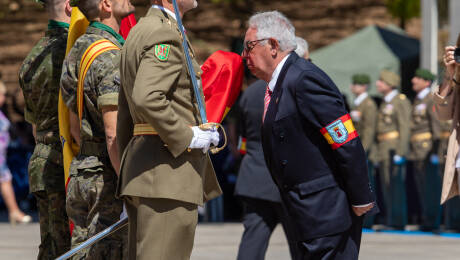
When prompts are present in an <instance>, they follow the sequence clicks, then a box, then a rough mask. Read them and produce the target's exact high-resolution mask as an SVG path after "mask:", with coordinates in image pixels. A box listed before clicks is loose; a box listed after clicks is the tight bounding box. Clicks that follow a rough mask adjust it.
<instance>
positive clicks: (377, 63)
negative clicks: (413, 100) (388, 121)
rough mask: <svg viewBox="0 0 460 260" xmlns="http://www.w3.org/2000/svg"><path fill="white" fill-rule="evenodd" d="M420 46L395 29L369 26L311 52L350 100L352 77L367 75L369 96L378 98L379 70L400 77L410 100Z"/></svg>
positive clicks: (417, 42) (315, 62)
mask: <svg viewBox="0 0 460 260" xmlns="http://www.w3.org/2000/svg"><path fill="white" fill-rule="evenodd" d="M419 55H420V43H419V41H418V40H417V39H414V38H411V37H408V36H407V35H405V34H404V32H402V31H400V30H397V29H394V28H390V27H388V28H382V27H378V26H375V25H373V26H368V27H365V28H363V29H361V30H360V31H358V32H357V33H355V34H353V35H351V36H349V37H347V38H345V39H343V40H341V41H339V42H336V43H334V44H331V45H329V46H326V47H323V48H321V49H318V50H316V51H314V52H313V53H312V54H311V59H312V61H313V63H314V64H316V65H317V66H319V67H320V68H321V69H323V70H324V71H325V72H326V73H327V74H328V75H329V76H330V77H331V78H332V80H333V81H334V82H335V84H336V85H337V87H338V88H339V89H340V91H342V93H343V94H344V95H345V96H346V97H347V99H348V101H349V102H350V101H351V100H352V98H353V97H352V94H351V92H350V84H351V77H352V75H353V74H355V73H367V74H369V76H370V77H371V86H370V89H369V92H370V94H371V95H377V91H376V88H375V81H376V80H377V79H378V77H379V73H380V70H382V69H384V68H387V69H390V70H392V71H394V72H396V73H398V74H399V75H400V76H401V83H402V84H401V85H402V86H401V87H402V92H403V93H405V94H407V95H408V96H409V97H413V92H412V90H411V86H412V84H411V82H410V81H411V78H412V77H413V75H414V73H415V70H416V69H417V68H418V65H419Z"/></svg>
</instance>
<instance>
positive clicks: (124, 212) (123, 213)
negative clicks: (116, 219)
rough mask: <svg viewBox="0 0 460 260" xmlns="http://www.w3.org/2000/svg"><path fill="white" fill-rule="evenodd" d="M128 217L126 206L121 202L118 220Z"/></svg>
mask: <svg viewBox="0 0 460 260" xmlns="http://www.w3.org/2000/svg"><path fill="white" fill-rule="evenodd" d="M127 217H128V212H126V206H125V204H124V203H123V211H122V212H121V214H120V220H122V219H124V218H127Z"/></svg>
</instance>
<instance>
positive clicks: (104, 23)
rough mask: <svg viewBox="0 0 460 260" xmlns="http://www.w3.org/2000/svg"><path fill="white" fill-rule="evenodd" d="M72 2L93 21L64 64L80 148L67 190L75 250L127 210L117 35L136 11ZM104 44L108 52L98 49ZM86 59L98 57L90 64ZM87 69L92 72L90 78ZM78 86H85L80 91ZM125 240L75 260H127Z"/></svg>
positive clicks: (89, 0)
mask: <svg viewBox="0 0 460 260" xmlns="http://www.w3.org/2000/svg"><path fill="white" fill-rule="evenodd" d="M72 4H73V5H74V6H77V7H78V8H79V9H80V11H81V12H82V13H83V14H84V15H85V17H86V18H87V19H88V20H89V21H90V24H89V27H88V28H87V30H86V33H85V34H83V35H82V36H80V38H78V40H77V41H76V42H75V44H74V46H73V47H72V49H71V50H70V52H69V54H68V55H67V57H66V59H65V60H64V65H63V69H62V77H61V90H62V97H63V99H64V101H65V103H66V105H67V106H68V107H69V113H70V116H69V118H70V128H71V133H72V137H73V138H75V140H76V142H77V143H78V144H79V146H80V150H79V153H78V155H77V156H76V157H75V158H74V160H73V161H72V164H71V167H70V181H69V184H68V188H67V214H68V215H69V218H70V219H71V220H72V222H73V223H74V225H75V228H74V230H73V233H72V247H75V246H77V245H78V244H80V243H81V242H83V241H85V240H87V239H88V238H90V237H92V236H93V235H95V234H97V233H98V232H100V231H102V230H104V229H105V228H107V227H108V226H110V225H112V224H113V223H115V222H117V221H118V220H119V218H120V214H121V212H122V208H123V202H122V201H121V200H119V199H116V198H115V191H116V184H117V180H118V178H117V175H118V171H119V165H120V163H119V158H118V148H117V143H116V122H117V110H118V92H119V88H120V70H119V65H120V48H121V47H122V46H123V44H124V42H125V41H124V39H123V37H122V36H121V35H120V34H118V33H117V32H118V31H119V28H120V21H121V20H122V18H124V17H126V16H128V15H129V14H131V13H132V12H134V7H133V6H132V5H131V3H130V2H129V0H107V1H106V0H80V1H78V0H77V1H74V2H73V3H72ZM104 44H105V45H107V46H108V47H107V48H105V50H106V51H100V52H99V51H96V50H98V48H99V47H98V46H102V45H104ZM99 50H100V49H99ZM93 51H94V53H93ZM96 54H99V55H96ZM87 57H95V58H94V60H93V62H92V63H90V62H89V60H87ZM83 64H86V65H85V66H84V65H83ZM82 68H86V69H87V71H86V74H84V73H85V71H84V70H83V69H82ZM78 84H82V85H81V87H82V88H83V90H82V91H81V92H80V93H77V91H78V90H80V89H81V88H78V87H77V86H78ZM78 96H80V97H81V98H82V99H79V98H78ZM77 114H78V116H79V117H80V120H79V118H78V116H77ZM124 231H126V230H124ZM126 238H127V236H126V232H117V233H115V234H113V235H111V236H109V237H107V238H105V239H104V240H102V241H100V242H98V243H97V244H95V245H93V246H92V247H90V248H89V249H87V250H82V251H81V252H79V254H78V255H76V256H75V259H81V258H84V259H114V260H116V259H124V257H123V256H122V255H123V249H125V250H126V248H123V243H124V242H126V241H125V239H126Z"/></svg>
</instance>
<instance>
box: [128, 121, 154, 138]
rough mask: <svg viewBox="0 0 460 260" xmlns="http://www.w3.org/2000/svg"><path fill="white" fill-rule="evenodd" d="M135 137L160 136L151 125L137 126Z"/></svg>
mask: <svg viewBox="0 0 460 260" xmlns="http://www.w3.org/2000/svg"><path fill="white" fill-rule="evenodd" d="M133 135H134V136H138V135H158V132H157V131H156V130H155V128H153V127H152V126H151V125H150V124H135V125H134V131H133Z"/></svg>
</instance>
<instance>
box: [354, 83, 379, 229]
mask: <svg viewBox="0 0 460 260" xmlns="http://www.w3.org/2000/svg"><path fill="white" fill-rule="evenodd" d="M370 82H371V80H370V77H369V75H367V74H355V75H353V77H352V85H351V87H350V90H351V92H352V93H353V95H355V100H354V101H353V105H352V111H351V112H350V116H351V119H352V120H353V123H354V125H355V128H356V131H357V132H358V134H359V136H360V138H361V143H362V144H363V147H364V151H365V152H366V155H367V167H368V172H369V182H370V183H371V185H372V188H373V189H374V190H375V176H374V167H373V163H372V162H371V161H370V158H369V155H370V153H371V150H372V148H373V146H374V143H375V128H376V126H377V114H378V112H377V105H376V104H375V101H374V100H373V99H372V98H371V97H370V96H369V94H368V93H367V91H368V88H369V84H370ZM374 218H375V216H373V215H372V216H366V217H365V218H364V223H363V226H364V227H366V228H371V227H372V225H373V223H374Z"/></svg>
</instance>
